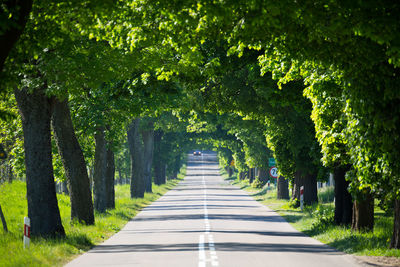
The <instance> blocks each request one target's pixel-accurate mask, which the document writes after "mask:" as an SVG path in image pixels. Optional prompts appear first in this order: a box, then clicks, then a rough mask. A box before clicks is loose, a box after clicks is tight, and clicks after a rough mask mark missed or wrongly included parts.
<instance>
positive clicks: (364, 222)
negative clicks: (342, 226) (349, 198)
mask: <svg viewBox="0 0 400 267" xmlns="http://www.w3.org/2000/svg"><path fill="white" fill-rule="evenodd" d="M351 228H352V230H355V231H362V232H368V231H372V230H373V229H374V198H373V196H372V194H371V193H370V192H368V193H365V194H364V195H363V196H362V197H359V199H357V200H355V201H354V204H353V218H352V224H351Z"/></svg>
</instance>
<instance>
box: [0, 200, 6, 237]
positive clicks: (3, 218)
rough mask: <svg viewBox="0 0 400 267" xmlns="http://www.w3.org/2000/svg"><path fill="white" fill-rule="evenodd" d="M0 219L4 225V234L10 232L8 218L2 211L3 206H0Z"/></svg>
mask: <svg viewBox="0 0 400 267" xmlns="http://www.w3.org/2000/svg"><path fill="white" fill-rule="evenodd" d="M0 218H1V222H2V224H3V229H4V232H6V233H7V232H8V228H7V222H6V218H5V217H4V214H3V210H2V209H1V205H0Z"/></svg>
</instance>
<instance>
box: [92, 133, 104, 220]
mask: <svg viewBox="0 0 400 267" xmlns="http://www.w3.org/2000/svg"><path fill="white" fill-rule="evenodd" d="M94 141H95V152H94V171H93V197H94V208H95V210H97V211H98V212H101V213H102V212H105V211H106V209H107V190H106V186H107V185H106V176H107V143H106V138H105V133H104V127H100V128H98V129H97V132H96V134H95V135H94Z"/></svg>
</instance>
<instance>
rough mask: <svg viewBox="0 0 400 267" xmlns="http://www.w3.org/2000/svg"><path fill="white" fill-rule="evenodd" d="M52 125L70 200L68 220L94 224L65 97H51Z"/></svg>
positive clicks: (88, 192) (81, 157) (83, 172)
mask: <svg viewBox="0 0 400 267" xmlns="http://www.w3.org/2000/svg"><path fill="white" fill-rule="evenodd" d="M52 126H53V130H54V135H55V140H56V143H57V147H58V151H59V153H60V156H61V160H62V163H63V166H64V170H65V175H66V177H67V182H68V186H69V195H70V199H71V219H72V220H73V219H77V220H78V221H80V222H84V223H85V224H87V225H91V224H94V213H93V202H92V193H91V191H90V181H89V176H88V173H87V169H86V162H85V159H84V156H83V152H82V149H81V146H80V145H79V142H78V139H77V138H76V136H75V130H74V127H73V124H72V120H71V113H70V110H69V107H68V102H67V100H64V101H58V100H55V103H54V110H53V118H52Z"/></svg>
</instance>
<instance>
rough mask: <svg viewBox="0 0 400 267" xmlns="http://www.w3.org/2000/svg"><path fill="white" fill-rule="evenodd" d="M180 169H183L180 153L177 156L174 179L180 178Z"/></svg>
mask: <svg viewBox="0 0 400 267" xmlns="http://www.w3.org/2000/svg"><path fill="white" fill-rule="evenodd" d="M180 169H181V155H180V154H178V155H176V156H175V161H174V168H173V174H172V177H173V179H176V178H178V173H179V171H180Z"/></svg>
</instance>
